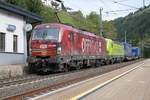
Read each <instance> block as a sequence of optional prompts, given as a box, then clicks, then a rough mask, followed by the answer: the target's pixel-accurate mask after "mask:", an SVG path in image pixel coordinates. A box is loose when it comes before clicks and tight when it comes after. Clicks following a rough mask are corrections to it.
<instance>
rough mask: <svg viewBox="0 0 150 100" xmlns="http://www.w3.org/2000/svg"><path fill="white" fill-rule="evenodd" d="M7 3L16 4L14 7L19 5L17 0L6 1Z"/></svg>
mask: <svg viewBox="0 0 150 100" xmlns="http://www.w3.org/2000/svg"><path fill="white" fill-rule="evenodd" d="M4 1H5V2H7V3H10V4H14V5H17V4H18V3H17V0H4Z"/></svg>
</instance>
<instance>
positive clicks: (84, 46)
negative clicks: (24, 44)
mask: <svg viewBox="0 0 150 100" xmlns="http://www.w3.org/2000/svg"><path fill="white" fill-rule="evenodd" d="M29 45H30V50H29V51H30V56H29V57H28V63H29V67H30V68H29V69H30V71H31V72H33V71H36V72H38V71H42V72H47V71H53V72H56V71H68V69H70V68H76V69H80V68H82V67H85V66H92V65H94V66H96V65H100V64H101V62H102V61H104V60H105V59H106V57H107V52H106V41H105V39H104V38H102V37H99V36H96V35H95V34H94V33H91V32H87V31H83V30H79V29H76V28H74V27H72V26H70V25H64V24H43V25H37V26H36V27H35V28H34V30H33V33H32V35H31V38H30V44H29Z"/></svg>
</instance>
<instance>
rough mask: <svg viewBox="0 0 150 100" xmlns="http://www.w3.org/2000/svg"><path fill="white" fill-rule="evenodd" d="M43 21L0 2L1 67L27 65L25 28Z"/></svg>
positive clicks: (34, 15)
mask: <svg viewBox="0 0 150 100" xmlns="http://www.w3.org/2000/svg"><path fill="white" fill-rule="evenodd" d="M41 21H43V18H42V17H40V16H38V15H36V14H33V13H31V12H29V11H26V10H24V9H22V8H19V7H16V6H14V5H11V4H8V3H4V2H2V1H0V66H5V65H13V64H25V63H26V58H27V37H26V30H25V27H26V25H27V24H28V25H29V24H32V23H37V22H41Z"/></svg>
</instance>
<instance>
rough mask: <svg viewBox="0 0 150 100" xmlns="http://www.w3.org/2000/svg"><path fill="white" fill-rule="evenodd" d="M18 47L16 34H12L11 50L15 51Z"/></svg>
mask: <svg viewBox="0 0 150 100" xmlns="http://www.w3.org/2000/svg"><path fill="white" fill-rule="evenodd" d="M17 48H18V36H17V35H14V36H13V52H17Z"/></svg>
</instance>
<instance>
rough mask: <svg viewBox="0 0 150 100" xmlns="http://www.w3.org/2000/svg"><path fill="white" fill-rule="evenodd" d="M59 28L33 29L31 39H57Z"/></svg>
mask: <svg viewBox="0 0 150 100" xmlns="http://www.w3.org/2000/svg"><path fill="white" fill-rule="evenodd" d="M59 30H60V29H59V28H43V29H36V30H34V31H33V38H32V40H57V39H58V35H59Z"/></svg>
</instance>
